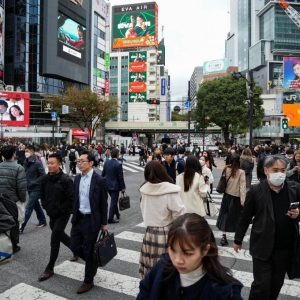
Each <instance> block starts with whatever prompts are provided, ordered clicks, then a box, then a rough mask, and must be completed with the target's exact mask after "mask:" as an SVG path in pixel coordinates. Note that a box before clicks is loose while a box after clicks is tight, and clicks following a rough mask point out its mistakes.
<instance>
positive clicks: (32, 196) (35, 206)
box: [22, 191, 47, 229]
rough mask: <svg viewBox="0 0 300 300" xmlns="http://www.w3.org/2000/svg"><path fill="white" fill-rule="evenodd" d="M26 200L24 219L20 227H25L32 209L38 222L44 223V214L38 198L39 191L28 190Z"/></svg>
mask: <svg viewBox="0 0 300 300" xmlns="http://www.w3.org/2000/svg"><path fill="white" fill-rule="evenodd" d="M28 196H29V199H28V202H27V204H26V207H25V220H24V223H23V224H22V229H24V228H25V226H26V224H27V222H28V221H29V219H30V217H31V214H32V211H33V210H35V212H36V216H37V219H38V220H39V222H40V223H42V224H46V223H47V221H46V217H45V214H44V211H43V209H42V207H41V205H40V202H39V199H40V191H32V192H28Z"/></svg>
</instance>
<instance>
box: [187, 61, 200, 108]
mask: <svg viewBox="0 0 300 300" xmlns="http://www.w3.org/2000/svg"><path fill="white" fill-rule="evenodd" d="M202 78H203V67H202V66H198V67H196V68H195V69H194V71H193V74H192V76H191V79H190V97H191V101H193V102H194V101H195V100H196V96H197V92H198V89H199V85H200V84H201V82H202Z"/></svg>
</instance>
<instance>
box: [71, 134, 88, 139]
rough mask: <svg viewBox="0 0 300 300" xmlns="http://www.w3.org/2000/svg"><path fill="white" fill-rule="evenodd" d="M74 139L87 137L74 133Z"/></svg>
mask: <svg viewBox="0 0 300 300" xmlns="http://www.w3.org/2000/svg"><path fill="white" fill-rule="evenodd" d="M73 138H74V139H79V140H86V139H87V138H86V137H85V136H84V135H73Z"/></svg>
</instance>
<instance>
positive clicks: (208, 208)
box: [203, 192, 218, 217]
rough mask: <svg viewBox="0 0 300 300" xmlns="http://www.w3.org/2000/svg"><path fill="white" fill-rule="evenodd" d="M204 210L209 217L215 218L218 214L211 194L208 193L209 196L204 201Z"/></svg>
mask: <svg viewBox="0 0 300 300" xmlns="http://www.w3.org/2000/svg"><path fill="white" fill-rule="evenodd" d="M203 203H204V209H205V212H206V214H207V215H208V216H210V217H214V216H215V215H216V214H217V213H218V209H217V208H216V203H215V201H214V200H213V199H212V198H211V195H210V193H208V192H207V196H206V197H205V198H204V199H203Z"/></svg>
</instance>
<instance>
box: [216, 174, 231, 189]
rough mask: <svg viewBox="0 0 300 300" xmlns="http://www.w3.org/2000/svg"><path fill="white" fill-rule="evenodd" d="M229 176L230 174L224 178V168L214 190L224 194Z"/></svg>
mask: <svg viewBox="0 0 300 300" xmlns="http://www.w3.org/2000/svg"><path fill="white" fill-rule="evenodd" d="M230 177H231V175H230V176H229V177H228V179H227V180H226V170H224V171H223V172H222V175H221V177H220V180H219V183H218V186H217V188H216V191H217V192H218V193H220V194H224V193H225V191H226V187H227V183H228V180H229V178H230Z"/></svg>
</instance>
